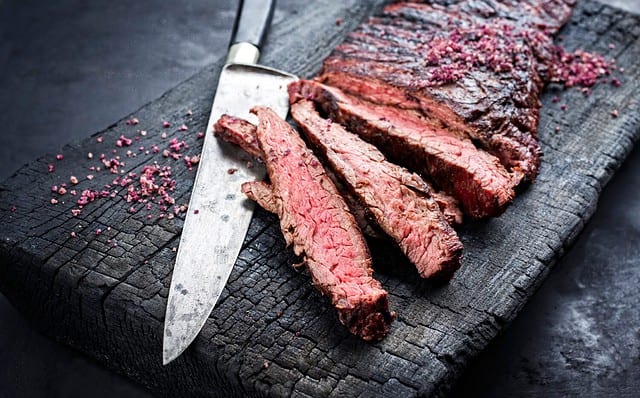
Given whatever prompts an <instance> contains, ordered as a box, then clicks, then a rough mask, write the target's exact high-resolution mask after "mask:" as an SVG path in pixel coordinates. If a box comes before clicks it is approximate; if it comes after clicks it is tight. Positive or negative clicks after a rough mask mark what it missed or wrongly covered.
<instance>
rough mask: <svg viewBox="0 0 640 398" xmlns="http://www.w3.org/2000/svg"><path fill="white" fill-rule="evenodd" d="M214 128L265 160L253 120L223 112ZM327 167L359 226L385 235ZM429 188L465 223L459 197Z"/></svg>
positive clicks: (452, 217) (448, 213)
mask: <svg viewBox="0 0 640 398" xmlns="http://www.w3.org/2000/svg"><path fill="white" fill-rule="evenodd" d="M213 131H214V134H215V135H216V136H217V137H219V138H221V139H222V140H224V141H227V142H230V143H232V144H235V145H238V146H240V147H241V148H242V149H243V150H244V151H245V152H247V153H248V154H250V155H251V156H253V157H254V158H256V159H257V160H259V161H260V162H263V157H264V154H263V153H262V149H260V146H259V145H258V139H257V138H256V126H255V125H253V124H252V123H249V122H248V121H246V120H244V119H240V118H237V117H235V116H230V115H222V116H221V117H220V119H219V120H218V121H217V122H216V124H214V126H213ZM326 171H327V175H328V176H329V178H331V180H332V181H333V182H334V184H336V187H337V188H338V191H340V193H341V194H342V197H343V198H344V200H345V202H347V205H348V206H349V209H350V210H351V213H352V214H353V215H354V216H355V218H356V221H357V223H358V226H359V227H360V229H361V230H362V232H364V233H365V234H366V235H368V236H370V237H372V238H382V237H383V236H382V235H381V233H382V232H381V231H380V229H379V228H378V226H377V225H372V224H371V223H370V222H369V220H370V219H371V218H372V216H371V214H370V213H369V211H368V210H367V209H366V207H365V206H364V205H363V204H362V202H361V201H360V199H358V198H357V197H355V196H354V195H353V193H352V192H351V191H350V190H348V189H347V188H346V187H344V184H342V182H341V181H340V180H339V179H338V178H337V177H336V176H335V174H334V173H333V172H331V170H326ZM425 184H426V183H425ZM427 188H428V189H429V194H430V195H431V196H432V197H433V199H434V200H435V201H436V203H438V206H440V211H441V212H442V214H444V216H445V218H446V219H447V222H448V223H449V224H451V225H460V224H462V219H463V215H462V211H461V210H460V205H459V203H458V201H457V200H456V198H454V197H453V196H450V195H449V194H446V193H444V192H442V191H436V190H435V189H434V188H433V187H432V186H430V185H429V184H427ZM256 201H257V200H256ZM262 207H264V206H262ZM265 209H266V207H265ZM272 213H273V212H272Z"/></svg>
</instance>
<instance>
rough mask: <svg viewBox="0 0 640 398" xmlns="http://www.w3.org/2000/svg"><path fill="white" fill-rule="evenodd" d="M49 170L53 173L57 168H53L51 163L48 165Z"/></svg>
mask: <svg viewBox="0 0 640 398" xmlns="http://www.w3.org/2000/svg"><path fill="white" fill-rule="evenodd" d="M47 170H49V173H53V170H55V168H54V167H53V165H52V164H51V163H49V164H48V165H47Z"/></svg>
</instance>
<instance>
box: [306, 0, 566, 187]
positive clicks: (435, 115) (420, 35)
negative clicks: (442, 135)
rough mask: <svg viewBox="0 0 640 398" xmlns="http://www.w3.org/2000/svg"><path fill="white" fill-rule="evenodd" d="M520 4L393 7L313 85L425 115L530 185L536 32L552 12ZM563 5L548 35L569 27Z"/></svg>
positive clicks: (541, 63)
mask: <svg viewBox="0 0 640 398" xmlns="http://www.w3.org/2000/svg"><path fill="white" fill-rule="evenodd" d="M517 3H518V4H519V2H515V1H504V2H496V1H487V2H481V1H480V2H465V3H460V4H454V5H452V6H448V7H444V6H438V5H427V4H416V3H397V4H392V5H390V6H387V7H386V8H385V10H384V11H383V13H382V14H381V15H379V16H377V17H374V18H371V19H370V20H368V21H367V22H366V23H364V24H362V25H361V26H360V27H359V28H358V29H357V30H356V31H354V32H352V33H351V34H349V36H348V37H347V38H346V40H345V41H344V43H342V44H341V45H339V46H338V47H337V48H336V49H335V50H334V51H333V52H332V54H331V55H330V56H329V57H328V58H327V59H326V60H325V62H324V64H323V69H322V71H321V74H320V76H319V77H318V79H319V80H320V81H322V82H324V83H327V84H329V85H331V86H334V87H338V88H341V89H343V90H345V91H347V92H349V93H351V94H354V95H357V96H360V97H362V98H365V99H368V100H370V101H372V102H375V103H379V104H387V105H393V106H399V107H402V108H406V109H415V110H421V111H422V112H423V113H424V115H425V117H427V118H429V119H431V120H433V121H434V122H438V123H441V124H442V125H443V126H444V127H446V128H447V129H449V130H451V131H455V132H457V133H461V134H465V135H467V136H468V137H470V138H471V139H473V140H474V142H476V143H477V144H479V145H481V146H482V147H483V148H485V149H487V150H488V151H490V152H491V153H492V154H494V155H495V156H497V157H498V158H499V159H500V161H501V162H502V163H503V164H504V165H505V166H507V167H508V168H509V169H510V170H511V171H512V172H514V173H517V174H521V175H523V176H524V178H525V179H528V180H534V179H535V177H536V175H537V173H538V168H539V164H540V148H539V145H538V142H537V125H538V118H539V108H540V106H541V104H540V101H539V96H540V91H541V89H542V84H543V79H542V78H541V76H542V77H545V76H546V73H547V63H546V60H548V59H549V58H550V52H551V47H550V46H551V45H552V41H551V39H550V36H548V35H547V34H546V33H545V32H543V31H542V30H540V29H538V26H540V25H543V23H542V22H541V20H542V19H544V18H547V14H549V13H551V12H552V11H551V10H550V8H548V7H547V6H546V5H543V4H546V3H545V2H539V4H540V6H539V7H537V6H535V5H536V4H538V3H536V2H534V1H529V2H526V4H524V5H523V6H522V7H518V6H517ZM562 4H563V7H562V8H561V9H559V10H558V14H556V15H557V17H556V18H551V19H549V21H550V25H549V27H548V29H549V30H553V29H557V27H559V26H560V24H561V23H564V21H566V19H567V17H568V15H569V14H568V12H569V11H570V7H568V6H567V5H566V4H565V3H564V2H562ZM484 6H486V7H487V10H484V11H482V10H483V9H484ZM490 6H491V7H490ZM491 10H493V11H491ZM510 10H511V11H513V12H510Z"/></svg>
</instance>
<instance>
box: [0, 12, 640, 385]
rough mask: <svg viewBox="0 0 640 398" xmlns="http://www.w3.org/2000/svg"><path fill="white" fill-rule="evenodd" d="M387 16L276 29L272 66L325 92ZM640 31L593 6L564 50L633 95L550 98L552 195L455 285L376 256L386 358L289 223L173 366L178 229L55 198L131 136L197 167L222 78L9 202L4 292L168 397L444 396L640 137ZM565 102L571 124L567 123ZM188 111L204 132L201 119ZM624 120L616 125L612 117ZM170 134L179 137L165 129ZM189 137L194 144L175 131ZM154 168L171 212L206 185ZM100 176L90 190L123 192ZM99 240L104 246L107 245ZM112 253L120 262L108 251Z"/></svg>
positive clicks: (0, 248)
mask: <svg viewBox="0 0 640 398" xmlns="http://www.w3.org/2000/svg"><path fill="white" fill-rule="evenodd" d="M380 3H382V2H381V1H368V2H356V1H343V2H336V1H323V2H315V3H314V7H313V9H307V10H303V11H301V12H300V13H299V14H298V15H297V18H296V19H295V20H288V21H286V22H285V23H282V24H280V25H279V26H277V27H276V28H275V29H274V30H273V32H272V33H271V36H270V44H269V46H268V47H267V48H266V49H265V55H264V62H265V63H266V64H269V65H273V66H276V67H279V68H282V69H285V70H288V71H291V72H294V73H297V74H299V75H301V76H312V75H313V73H314V72H316V71H317V69H318V68H319V66H320V63H321V60H322V59H323V58H324V57H325V56H326V55H327V54H328V52H329V51H330V50H331V48H333V47H334V46H335V45H336V43H338V42H339V41H340V40H341V38H342V37H343V36H344V34H346V32H348V31H349V30H351V29H353V27H354V26H355V25H356V24H357V23H358V22H359V21H360V20H362V18H363V17H365V16H366V15H369V14H371V13H372V12H373V11H374V10H375V9H376V7H378V6H379V4H380ZM337 18H340V19H341V20H342V23H341V24H338V23H336V19H337ZM639 22H640V20H639V19H638V18H637V17H633V16H630V15H628V14H624V13H623V12H621V11H616V10H614V9H611V8H607V7H603V6H601V5H598V4H596V3H592V2H584V3H581V4H580V5H579V6H578V8H577V10H576V11H575V13H574V17H573V19H572V22H571V23H570V25H569V26H568V27H567V28H566V29H565V30H564V31H563V32H562V35H563V36H564V41H563V43H564V45H566V46H567V47H569V48H572V49H573V48H578V47H581V48H585V49H587V50H595V51H599V52H602V53H605V54H608V55H611V56H614V55H615V56H616V58H617V60H618V65H619V66H622V67H624V68H625V72H624V73H623V74H622V75H621V80H622V81H623V86H622V87H619V88H614V87H612V86H610V85H602V86H599V87H597V88H596V89H595V90H594V91H593V94H592V95H591V96H589V97H585V96H583V95H582V94H581V93H579V92H578V91H569V92H565V93H561V94H560V95H561V97H562V100H561V102H560V103H553V102H552V101H551V98H552V97H553V96H556V95H559V93H558V92H556V91H554V90H553V89H549V90H547V92H546V93H545V97H544V99H543V102H544V104H545V106H544V108H543V111H542V118H541V122H540V138H541V142H542V148H543V151H544V153H545V156H544V158H543V166H542V169H541V174H540V177H539V179H538V182H537V183H536V184H535V185H533V186H532V187H530V188H529V189H528V190H526V191H525V192H523V193H522V194H521V195H520V196H519V197H518V198H517V199H516V201H515V203H514V204H513V205H512V206H511V207H510V208H509V209H508V210H507V212H506V213H505V214H504V215H503V216H501V217H500V218H498V219H494V220H490V221H488V222H482V223H473V224H467V225H466V226H464V227H463V228H462V229H461V231H460V233H461V236H462V239H463V243H464V244H465V259H464V262H463V268H462V269H461V270H460V271H459V273H458V274H457V275H456V277H455V278H454V279H453V280H452V281H451V282H450V283H449V284H448V285H445V286H437V285H432V284H430V283H428V282H427V283H425V282H420V281H419V280H418V278H417V275H416V274H415V272H414V271H413V270H412V269H411V267H410V266H409V265H408V264H406V263H405V262H404V261H403V260H401V257H400V256H399V255H398V253H397V252H396V251H394V250H392V249H391V248H389V247H386V246H380V247H376V248H375V250H374V252H375V259H376V265H375V266H376V277H377V278H378V279H380V280H381V282H382V283H383V285H384V286H385V288H386V289H387V290H388V291H389V292H390V296H391V297H390V300H391V306H392V307H393V308H394V309H395V310H396V311H397V312H398V320H397V321H396V322H395V323H394V324H393V327H392V330H391V333H390V335H389V336H388V337H387V338H386V339H385V340H384V341H382V342H380V343H375V344H370V343H364V342H361V341H359V340H358V339H356V338H354V337H352V336H350V335H348V333H347V332H346V331H345V330H344V329H343V327H342V326H341V325H340V324H339V323H338V321H337V318H336V314H335V311H333V310H332V309H331V307H330V305H329V304H328V303H327V301H326V299H324V298H322V297H320V296H319V294H318V293H317V292H316V291H315V290H314V289H313V288H312V287H311V286H310V283H309V278H308V276H307V275H306V274H305V273H304V272H303V271H301V270H295V269H293V268H292V267H290V264H292V263H293V262H295V258H293V255H292V254H291V252H290V251H289V250H287V249H286V248H285V247H284V242H283V240H282V238H281V235H280V232H279V230H278V227H277V223H276V219H275V218H274V217H273V216H271V215H269V214H267V213H265V212H263V211H258V212H257V213H256V216H255V217H254V220H253V222H252V225H251V229H250V231H249V234H248V237H247V240H246V242H245V246H244V249H243V252H242V253H241V256H240V259H239V260H238V263H237V264H236V267H235V269H234V271H233V273H232V276H231V279H230V282H229V284H228V286H227V289H226V290H225V292H224V293H223V296H222V297H221V299H220V302H219V303H218V306H217V307H216V309H215V310H214V312H213V313H212V314H211V317H210V319H209V321H208V323H207V324H206V325H205V328H204V330H203V332H202V333H201V335H200V336H199V337H198V339H197V340H196V342H195V344H194V345H193V346H192V347H191V348H190V349H189V350H188V351H187V352H186V353H185V355H183V356H182V357H181V358H179V359H178V360H177V361H176V362H175V363H173V364H171V365H170V366H168V367H162V365H161V338H162V319H163V316H164V308H165V304H166V295H167V289H168V286H169V281H170V273H171V268H172V264H173V261H174V258H175V253H174V252H173V250H172V248H175V247H176V246H177V244H178V240H179V232H180V229H181V226H182V221H181V218H180V217H178V218H175V219H172V220H168V219H163V220H156V219H152V220H149V219H147V218H146V214H147V213H145V212H144V211H139V212H137V213H134V214H131V213H129V212H128V209H129V206H128V205H127V204H126V203H124V201H123V200H121V199H120V200H102V201H97V202H95V203H91V204H90V205H88V206H87V207H86V209H85V211H84V212H83V213H82V214H81V215H80V216H79V217H73V216H72V215H71V212H70V209H71V208H72V207H74V206H73V203H71V201H66V203H65V204H62V203H58V204H57V205H55V206H54V205H51V204H50V199H51V197H52V196H54V195H52V194H50V193H49V187H50V186H51V185H53V184H59V183H60V182H61V181H62V180H67V179H68V176H69V175H72V174H76V175H77V174H79V170H83V169H84V168H85V167H89V166H90V165H92V164H96V161H95V159H88V158H87V153H88V152H92V153H94V154H99V153H101V152H106V151H110V150H111V148H113V143H115V141H116V139H117V137H119V136H120V135H121V134H124V135H127V136H133V135H134V134H135V131H136V130H138V129H143V130H147V131H148V135H147V136H145V137H144V139H143V141H141V142H143V143H149V142H157V143H158V142H164V141H161V139H160V138H159V135H160V134H161V133H162V132H163V131H164V132H167V134H168V138H167V140H168V139H170V138H171V137H180V138H181V139H185V140H186V141H187V143H188V144H189V145H190V147H191V150H192V151H193V152H195V151H197V150H198V148H199V145H200V142H201V141H199V140H198V139H197V136H196V134H195V132H196V131H198V130H200V131H203V130H204V123H206V120H207V117H208V115H207V112H208V109H209V107H210V103H211V101H212V95H213V93H212V92H211V90H209V89H208V88H209V87H215V76H216V75H217V72H218V70H219V67H220V64H216V65H213V66H212V67H209V68H207V69H205V70H203V71H202V72H200V73H199V74H197V75H196V76H194V77H193V78H192V79H190V80H189V81H187V82H185V83H183V84H181V85H180V86H178V87H176V88H175V89H173V90H172V91H170V92H168V93H167V94H166V95H165V96H163V97H162V98H160V99H158V100H157V101H154V102H153V103H150V104H149V105H147V106H145V107H144V108H142V109H140V110H138V111H136V112H134V113H133V114H132V115H131V117H136V118H138V119H139V120H140V124H138V125H136V126H131V125H127V124H126V123H125V120H122V121H120V122H118V123H117V124H115V125H114V126H112V127H110V128H109V129H107V130H106V131H103V132H101V133H99V134H98V135H100V136H102V137H103V140H104V142H103V143H102V144H98V143H97V142H96V137H92V138H89V139H87V140H86V141H84V142H82V143H78V144H74V145H71V146H69V147H66V148H65V149H64V151H63V154H64V156H65V157H64V159H63V160H62V161H56V160H55V159H54V157H55V156H54V154H51V155H48V156H45V157H43V158H41V159H38V160H37V161H35V162H33V163H31V164H29V165H27V166H26V167H24V168H23V169H21V170H19V171H18V172H17V173H16V175H14V176H13V177H11V178H10V179H9V180H7V181H5V182H4V183H3V184H2V186H0V222H1V223H2V231H1V232H0V258H1V259H2V262H1V267H0V288H2V291H3V292H4V293H5V294H6V296H7V297H9V298H10V299H11V301H12V302H13V303H14V305H16V306H17V307H18V308H19V309H21V310H22V311H23V313H24V314H25V315H26V316H27V317H29V318H30V319H32V320H33V321H34V322H36V323H37V324H38V325H39V326H40V327H41V328H42V329H43V330H45V331H46V333H48V334H49V335H51V336H53V337H54V338H56V339H57V340H59V341H62V342H64V343H66V344H69V345H71V346H73V347H75V348H78V349H79V350H81V351H83V352H86V353H88V354H89V355H91V356H94V357H96V358H97V359H98V360H100V361H102V362H104V363H105V364H106V365H107V366H109V367H110V368H112V369H115V370H117V371H119V372H122V373H124V374H127V375H128V376H130V377H132V378H134V379H136V380H138V381H139V382H140V383H142V384H144V385H146V386H148V387H149V388H151V389H152V390H154V391H156V392H157V393H158V394H160V395H167V396H176V395H186V394H192V395H200V394H205V393H206V394H212V395H220V396H228V395H229V394H231V393H235V395H246V394H247V393H256V394H272V395H276V396H278V395H289V394H292V393H295V394H298V395H305V394H306V395H311V396H317V395H332V394H333V395H346V396H355V395H358V394H363V395H372V394H375V393H386V394H388V395H392V394H393V395H398V394H402V395H401V396H406V395H412V394H416V393H420V394H425V395H426V394H429V393H433V392H435V393H443V392H446V391H447V388H448V387H449V386H450V384H451V382H452V381H453V380H454V379H455V376H456V375H458V374H459V372H460V370H461V369H462V368H463V367H464V365H465V364H466V363H467V362H468V360H469V359H470V358H471V357H473V356H474V355H475V354H476V353H477V352H478V351H480V350H481V349H482V348H484V347H485V346H486V344H487V343H488V342H489V341H490V340H491V339H492V338H493V337H494V336H495V335H496V334H497V333H498V332H499V331H500V330H501V329H502V328H504V326H505V325H506V324H507V323H508V322H509V321H510V320H512V319H513V317H514V316H515V315H516V314H517V312H518V310H519V309H520V308H521V307H522V306H523V305H524V303H525V302H526V300H527V298H528V297H530V296H531V294H532V293H533V292H534V291H535V289H536V287H537V286H538V285H539V284H540V283H541V282H542V280H543V279H544V277H545V276H546V275H547V273H548V271H549V269H550V267H551V266H552V265H553V263H554V262H555V261H556V260H557V259H558V257H559V256H561V255H562V253H563V252H564V249H565V248H566V247H567V245H569V244H570V243H571V242H572V241H573V239H574V238H575V236H576V235H577V234H578V233H579V231H580V230H581V229H582V226H583V225H584V223H585V222H586V221H587V219H588V218H589V216H590V215H591V214H592V213H593V210H594V209H595V206H596V204H597V199H598V196H599V193H600V191H601V189H602V187H603V186H604V184H605V183H606V182H607V181H608V180H609V178H610V177H611V175H612V174H613V173H614V172H615V170H616V169H617V168H618V166H619V165H620V164H621V163H622V161H623V159H624V158H625V157H626V155H627V154H628V153H629V151H630V150H631V148H632V146H633V142H634V141H635V140H636V139H637V137H638V135H640V129H639V127H640V126H639V124H640V120H639V116H638V114H639V113H640V112H639V110H640V109H639V108H640V105H639V104H638V100H639V94H638V83H637V81H638V75H639V74H640V71H639V69H638V66H639V63H640V61H639V59H640V58H639V56H638V55H640V43H639V41H638V37H639V36H640V23H639ZM319 32H320V33H319ZM611 43H613V44H615V49H610V48H609V44H611ZM562 103H566V104H567V110H565V111H562V110H561V108H560V104H562ZM189 109H191V110H192V111H193V114H192V116H187V110H189ZM614 109H617V110H618V112H619V116H618V117H617V118H613V117H612V116H611V111H612V110H614ZM163 120H168V121H170V122H171V124H172V127H171V128H169V129H163V128H162V127H161V126H160V124H161V122H162V121H163ZM182 123H185V124H187V125H188V126H189V130H187V131H186V132H182V131H179V130H178V126H180V125H181V124H182ZM556 127H560V131H557V132H556ZM145 140H146V141H145ZM106 143H109V144H108V145H107V144H106ZM137 145H138V144H137V143H136V144H135V146H134V147H133V148H131V149H134V150H135V149H136V147H137ZM124 152H126V150H125V149H122V150H121V153H122V154H123V156H124ZM152 159H156V160H157V161H158V162H159V163H161V164H171V165H172V166H173V167H174V172H175V174H174V177H175V178H176V179H177V180H178V181H179V185H178V190H177V192H176V194H175V196H176V198H177V201H178V202H179V203H185V202H187V201H188V195H189V193H188V192H189V191H190V188H191V183H192V181H193V177H194V175H195V173H194V172H193V171H189V170H187V169H186V168H184V167H180V165H179V163H177V162H175V161H172V160H170V159H166V158H164V157H162V156H161V154H158V155H156V156H155V158H154V157H152V156H146V157H145V156H139V157H137V158H129V159H127V160H126V169H127V170H139V169H140V167H141V165H142V164H147V163H149V162H150V161H152ZM49 163H52V164H54V165H55V170H54V172H53V173H48V172H47V164H49ZM80 173H82V172H80ZM85 174H88V172H87V173H84V174H82V175H79V177H81V180H82V177H83V176H84V175H85ZM95 176H96V177H95V178H94V180H91V181H88V180H83V181H81V182H80V183H79V184H78V186H77V189H81V188H85V187H89V186H100V185H102V184H104V183H107V182H110V181H111V180H112V178H113V176H112V175H108V174H106V173H95ZM97 229H102V230H103V231H104V232H103V234H101V235H97V234H96V233H95V231H96V230H97ZM72 230H73V231H76V233H77V236H76V237H75V238H72V237H71V236H70V232H71V231H72ZM207 238H208V239H212V242H213V241H214V238H213V237H203V239H207ZM116 241H117V243H118V245H117V246H114V245H113V244H112V243H109V242H116Z"/></svg>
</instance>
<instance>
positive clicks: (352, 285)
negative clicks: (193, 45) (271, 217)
mask: <svg viewBox="0 0 640 398" xmlns="http://www.w3.org/2000/svg"><path fill="white" fill-rule="evenodd" d="M252 112H254V113H255V114H256V115H257V116H258V119H259V124H258V128H257V130H256V137H257V141H258V144H259V147H260V149H261V152H262V154H263V159H264V162H265V166H266V168H267V172H268V174H269V179H270V184H267V183H264V182H248V183H245V184H243V188H242V189H243V192H245V193H246V194H247V196H249V197H250V198H252V199H255V200H256V201H257V202H258V203H259V204H260V205H261V206H263V207H264V208H265V209H266V210H268V211H272V212H274V213H275V214H277V215H278V217H279V218H280V229H281V230H282V233H283V235H284V237H285V240H286V242H287V244H288V245H292V246H293V251H294V252H295V253H296V255H299V256H302V259H303V262H304V263H305V264H306V267H307V270H308V271H309V274H310V275H311V278H312V280H313V284H314V285H315V286H316V288H317V289H318V290H320V292H321V293H322V294H324V295H327V296H328V297H329V299H330V300H331V303H332V304H333V306H334V307H335V308H336V309H337V310H338V316H339V319H340V322H342V323H343V324H344V325H345V326H346V327H347V328H348V329H349V331H350V332H351V333H353V334H355V335H357V336H359V337H361V338H362V339H364V340H379V339H381V338H383V337H384V336H385V335H386V334H387V332H388V331H389V325H390V323H391V321H392V320H393V319H394V317H395V314H394V313H392V312H389V304H388V295H387V292H386V291H385V290H383V288H382V286H381V285H380V283H379V282H378V281H377V280H375V279H373V277H372V269H371V257H370V254H369V250H368V248H367V246H366V244H365V241H364V238H363V237H362V234H361V233H360V230H359V229H358V226H357V225H356V222H355V219H354V217H353V216H352V215H351V214H350V213H349V212H348V211H347V206H346V204H345V202H344V200H343V199H342V197H341V196H340V194H339V193H338V191H337V189H336V187H335V185H334V184H333V183H332V182H331V180H330V179H329V177H327V175H326V173H325V171H324V168H323V167H322V165H321V164H320V162H319V161H318V159H317V158H316V157H315V156H314V155H313V153H312V152H311V151H310V150H309V149H308V148H307V147H306V145H305V143H304V141H302V139H301V138H300V136H299V135H298V133H297V132H296V131H295V130H293V128H292V127H291V126H290V125H289V124H288V123H287V122H286V121H284V120H282V119H281V118H279V117H278V116H277V115H276V114H275V113H274V112H273V111H271V110H270V109H269V108H266V107H255V108H254V109H253V110H252Z"/></svg>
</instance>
